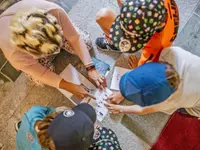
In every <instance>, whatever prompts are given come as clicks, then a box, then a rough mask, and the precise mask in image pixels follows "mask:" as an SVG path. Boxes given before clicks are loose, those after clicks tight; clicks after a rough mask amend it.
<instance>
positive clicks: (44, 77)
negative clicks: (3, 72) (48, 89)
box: [9, 51, 62, 88]
mask: <svg viewBox="0 0 200 150" xmlns="http://www.w3.org/2000/svg"><path fill="white" fill-rule="evenodd" d="M9 60H10V62H11V64H12V65H13V66H14V67H15V68H16V69H18V70H21V71H23V72H25V73H27V74H29V75H31V76H32V77H33V78H34V79H36V80H39V81H41V82H42V83H44V84H47V85H49V86H52V87H55V88H58V87H59V84H60V81H61V80H62V78H61V77H60V76H59V75H57V74H55V73H54V72H52V71H50V70H49V69H48V68H46V67H44V66H42V65H41V64H39V63H38V61H37V60H35V59H34V58H33V57H32V56H29V55H28V54H26V53H23V52H20V51H16V52H14V53H13V54H12V56H11V58H10V59H9Z"/></svg>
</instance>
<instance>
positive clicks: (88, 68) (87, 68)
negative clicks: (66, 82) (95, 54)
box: [86, 65, 96, 71]
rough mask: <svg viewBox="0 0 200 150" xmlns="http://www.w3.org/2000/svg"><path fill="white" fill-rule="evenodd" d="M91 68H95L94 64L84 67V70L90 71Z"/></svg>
mask: <svg viewBox="0 0 200 150" xmlns="http://www.w3.org/2000/svg"><path fill="white" fill-rule="evenodd" d="M92 69H96V68H95V65H92V66H89V67H86V70H87V71H90V70H92Z"/></svg>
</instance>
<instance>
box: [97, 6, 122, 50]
mask: <svg viewBox="0 0 200 150" xmlns="http://www.w3.org/2000/svg"><path fill="white" fill-rule="evenodd" d="M116 17H117V14H116V12H115V11H113V10H112V9H110V8H103V9H100V10H99V11H98V12H97V15H96V22H97V23H98V24H99V26H100V27H101V29H102V30H103V32H104V35H105V37H106V38H105V37H99V38H97V39H96V42H95V43H96V46H97V48H98V49H99V50H103V51H108V50H111V51H118V49H117V48H115V47H114V46H113V45H112V44H111V43H110V39H109V34H110V28H111V26H112V23H113V22H114V21H115V18H116ZM118 52H119V51H118Z"/></svg>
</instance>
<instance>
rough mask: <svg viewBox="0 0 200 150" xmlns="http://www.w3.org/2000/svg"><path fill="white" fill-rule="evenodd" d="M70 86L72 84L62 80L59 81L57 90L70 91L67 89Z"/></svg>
mask: <svg viewBox="0 0 200 150" xmlns="http://www.w3.org/2000/svg"><path fill="white" fill-rule="evenodd" d="M71 84H73V83H69V82H67V81H65V80H64V79H62V80H61V81H60V85H59V88H60V89H64V90H67V91H70V89H69V87H71V86H70V85H71Z"/></svg>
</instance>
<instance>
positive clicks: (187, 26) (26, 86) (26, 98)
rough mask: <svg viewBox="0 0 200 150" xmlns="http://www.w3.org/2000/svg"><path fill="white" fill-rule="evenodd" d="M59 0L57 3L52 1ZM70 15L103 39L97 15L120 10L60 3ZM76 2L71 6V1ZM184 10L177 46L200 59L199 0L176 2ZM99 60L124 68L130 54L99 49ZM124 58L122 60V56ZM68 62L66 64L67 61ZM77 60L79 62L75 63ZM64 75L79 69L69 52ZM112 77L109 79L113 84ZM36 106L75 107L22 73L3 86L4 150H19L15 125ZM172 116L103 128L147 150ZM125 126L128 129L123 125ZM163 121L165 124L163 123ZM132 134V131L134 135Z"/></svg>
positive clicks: (129, 149) (104, 3)
mask: <svg viewBox="0 0 200 150" xmlns="http://www.w3.org/2000/svg"><path fill="white" fill-rule="evenodd" d="M52 1H55V0H52ZM61 1H62V5H63V7H64V8H65V9H66V11H69V9H71V7H72V5H74V4H75V6H73V7H72V9H71V10H70V11H69V16H70V18H71V19H72V20H73V22H75V23H76V24H78V25H80V26H81V27H82V28H83V29H85V30H87V31H88V32H90V33H91V38H92V39H93V40H95V38H96V37H98V36H101V35H102V33H101V30H100V29H99V27H98V25H97V24H96V23H95V14H96V12H97V11H98V10H99V9H100V8H102V7H111V8H113V9H115V10H117V5H116V2H115V0H78V2H76V0H60V2H61ZM69 1H70V2H72V3H70V4H69V5H67V3H68V2H69ZM176 1H177V4H178V7H179V11H180V30H179V35H178V38H177V40H176V41H175V44H174V45H177V46H181V47H183V48H185V49H186V50H188V51H191V52H192V53H195V54H197V55H199V56H200V50H199V49H200V44H199V39H200V32H199V31H200V21H199V20H200V18H199V16H200V4H199V0H176ZM75 2H76V3H75ZM198 4H199V5H198ZM92 53H93V55H94V56H96V57H97V58H99V59H101V60H103V61H105V62H107V63H109V64H110V65H111V66H113V65H114V64H115V60H117V59H118V58H119V60H118V62H117V65H120V66H124V64H126V63H127V62H126V61H125V60H126V59H125V58H126V55H121V56H120V54H118V53H112V52H110V53H105V52H99V51H98V50H97V49H96V48H94V51H93V52H92ZM119 56H120V57H119ZM65 58H66V59H67V61H62V60H66V59H65ZM75 60H76V61H75ZM55 61H56V63H57V65H58V64H59V66H60V68H58V70H57V72H60V71H61V70H62V69H61V68H63V67H65V66H66V65H67V63H69V62H70V61H71V63H72V64H73V65H75V66H76V67H78V64H79V60H77V59H76V56H71V55H69V54H67V53H65V52H63V53H62V57H61V56H60V57H58V58H57V59H56V60H55ZM110 77H111V74H110V75H109V77H108V81H110ZM32 105H45V106H46V105H47V106H54V107H57V106H61V105H65V106H68V107H72V106H73V105H72V103H71V102H70V101H69V100H68V99H67V98H65V97H64V96H63V95H62V94H61V93H60V92H59V91H58V90H56V89H54V88H51V87H48V86H45V87H38V86H35V85H34V84H33V83H31V82H30V81H29V80H28V79H27V78H26V77H25V76H24V74H21V75H20V77H19V78H18V79H17V81H16V82H15V83H7V84H4V85H0V108H1V109H0V118H1V120H0V149H1V147H2V149H1V150H14V149H15V130H14V123H15V122H16V121H17V120H18V119H20V118H21V116H22V115H23V113H24V112H25V111H27V110H28V109H29V108H30V107H31V106H32ZM167 118H168V116H166V115H164V114H161V113H159V114H152V115H146V116H136V115H135V116H134V115H132V116H127V115H126V116H121V115H119V116H109V115H108V116H107V117H106V119H105V120H104V122H103V125H105V126H107V127H110V128H112V129H113V130H114V131H115V132H116V133H117V135H118V137H119V140H120V144H121V146H122V149H123V150H133V149H136V150H147V149H149V148H150V146H151V144H152V143H153V142H154V141H155V139H156V138H157V136H158V135H159V131H160V130H161V128H162V126H163V125H164V124H165V122H166V120H167ZM121 121H122V124H123V125H125V126H126V127H127V128H128V129H127V128H125V127H124V126H123V125H122V124H121ZM161 122H162V123H161ZM131 131H132V132H131Z"/></svg>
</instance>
